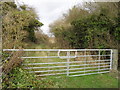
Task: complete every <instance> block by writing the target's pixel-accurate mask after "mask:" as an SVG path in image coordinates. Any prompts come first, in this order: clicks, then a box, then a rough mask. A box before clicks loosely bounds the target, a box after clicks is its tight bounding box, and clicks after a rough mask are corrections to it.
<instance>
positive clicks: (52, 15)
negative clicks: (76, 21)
mask: <svg viewBox="0 0 120 90" xmlns="http://www.w3.org/2000/svg"><path fill="white" fill-rule="evenodd" d="M83 1H84V2H85V1H90V0H19V3H22V2H23V3H24V4H26V5H28V6H30V7H33V8H35V10H36V12H37V14H38V16H39V18H40V21H41V22H42V23H43V24H44V26H42V27H41V29H42V30H43V32H44V33H46V34H49V24H50V23H52V22H54V21H55V20H56V19H58V18H60V17H61V16H62V14H63V13H65V12H66V11H67V10H69V9H70V8H72V7H73V6H74V5H76V4H82V2H83Z"/></svg>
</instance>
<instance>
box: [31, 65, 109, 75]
mask: <svg viewBox="0 0 120 90" xmlns="http://www.w3.org/2000/svg"><path fill="white" fill-rule="evenodd" d="M99 67H110V65H107V66H99ZM99 67H85V68H73V69H69V70H79V69H88V68H99ZM66 70H67V69H61V70H46V71H30V72H29V73H34V72H37V73H39V72H52V71H66Z"/></svg>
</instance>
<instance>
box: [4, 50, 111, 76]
mask: <svg viewBox="0 0 120 90" xmlns="http://www.w3.org/2000/svg"><path fill="white" fill-rule="evenodd" d="M3 51H10V52H17V51H23V52H25V54H24V55H23V56H22V57H20V58H22V59H24V61H25V62H24V63H23V65H24V69H26V70H28V72H29V73H35V74H36V75H37V76H40V77H44V76H50V75H56V76H61V75H67V76H69V77H73V76H82V75H90V74H99V73H108V72H110V69H112V49H3Z"/></svg>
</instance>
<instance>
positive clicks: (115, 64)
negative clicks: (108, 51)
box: [112, 49, 118, 71]
mask: <svg viewBox="0 0 120 90" xmlns="http://www.w3.org/2000/svg"><path fill="white" fill-rule="evenodd" d="M117 68H118V50H117V49H112V71H117Z"/></svg>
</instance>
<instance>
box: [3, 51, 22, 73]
mask: <svg viewBox="0 0 120 90" xmlns="http://www.w3.org/2000/svg"><path fill="white" fill-rule="evenodd" d="M22 55H23V51H19V52H14V53H13V55H12V57H10V59H9V61H7V62H6V63H5V64H4V65H3V67H2V71H3V72H4V73H5V74H7V73H9V72H10V71H11V70H12V69H13V68H15V67H16V66H19V65H20V64H21V63H22V61H23V60H22V59H20V58H19V57H20V56H22Z"/></svg>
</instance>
